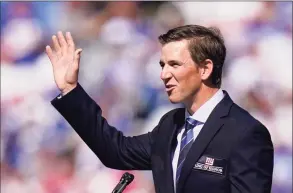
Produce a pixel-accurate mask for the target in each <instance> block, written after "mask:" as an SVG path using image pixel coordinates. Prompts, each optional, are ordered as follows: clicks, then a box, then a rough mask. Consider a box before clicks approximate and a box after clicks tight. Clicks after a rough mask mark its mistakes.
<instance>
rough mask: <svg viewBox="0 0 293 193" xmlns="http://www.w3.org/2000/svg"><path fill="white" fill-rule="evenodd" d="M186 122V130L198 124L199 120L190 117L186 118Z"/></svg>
mask: <svg viewBox="0 0 293 193" xmlns="http://www.w3.org/2000/svg"><path fill="white" fill-rule="evenodd" d="M185 124H186V128H185V129H186V130H189V129H192V128H193V127H195V126H196V124H197V121H196V120H195V119H193V118H190V117H188V118H187V119H186V121H185Z"/></svg>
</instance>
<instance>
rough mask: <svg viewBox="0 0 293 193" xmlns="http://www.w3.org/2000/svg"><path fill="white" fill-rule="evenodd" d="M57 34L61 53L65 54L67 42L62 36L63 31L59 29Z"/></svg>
mask: <svg viewBox="0 0 293 193" xmlns="http://www.w3.org/2000/svg"><path fill="white" fill-rule="evenodd" d="M57 36H58V41H59V43H60V46H61V50H62V55H64V54H66V52H67V46H68V45H67V42H66V40H65V38H64V36H63V33H62V32H61V31H59V32H58V33H57Z"/></svg>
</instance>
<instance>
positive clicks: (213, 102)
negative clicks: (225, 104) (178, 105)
mask: <svg viewBox="0 0 293 193" xmlns="http://www.w3.org/2000/svg"><path fill="white" fill-rule="evenodd" d="M224 96H225V95H224V93H223V90H222V89H219V90H218V91H217V92H216V93H215V94H214V96H212V98H210V99H209V100H208V101H207V102H205V103H204V104H203V105H202V106H201V107H200V108H199V109H198V110H197V111H196V112H194V114H193V115H190V114H189V112H188V111H187V110H186V111H185V119H186V118H187V117H190V116H191V117H192V118H193V119H195V120H197V121H199V122H201V123H205V122H206V121H207V119H208V117H209V116H210V114H211V113H212V111H213V109H214V108H215V107H216V106H217V104H218V103H219V102H220V101H221V100H222V99H223V98H224Z"/></svg>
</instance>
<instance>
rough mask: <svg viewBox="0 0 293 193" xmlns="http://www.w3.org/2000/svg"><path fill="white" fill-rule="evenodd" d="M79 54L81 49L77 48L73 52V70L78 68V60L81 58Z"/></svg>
mask: <svg viewBox="0 0 293 193" xmlns="http://www.w3.org/2000/svg"><path fill="white" fill-rule="evenodd" d="M81 52H82V49H81V48H79V49H77V50H76V51H75V53H74V62H73V63H74V68H75V69H78V68H79V61H80V58H81Z"/></svg>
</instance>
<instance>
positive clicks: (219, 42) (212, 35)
mask: <svg viewBox="0 0 293 193" xmlns="http://www.w3.org/2000/svg"><path fill="white" fill-rule="evenodd" d="M158 39H159V42H160V43H161V44H162V45H165V44H167V43H170V42H174V41H180V40H183V39H186V40H190V43H189V47H188V49H189V52H190V55H191V58H192V60H193V61H194V62H195V63H197V64H201V62H203V61H204V60H206V59H210V60H212V61H213V65H214V66H213V72H212V74H211V77H210V78H211V82H212V84H213V85H215V86H217V87H220V86H221V81H222V68H223V65H224V61H225V57H226V47H225V44H224V38H223V36H222V35H221V32H220V30H219V29H218V28H215V27H209V28H206V27H203V26H199V25H185V26H180V27H177V28H173V29H171V30H169V31H168V32H167V33H165V34H162V35H160V36H159V38H158Z"/></svg>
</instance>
